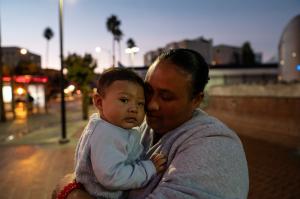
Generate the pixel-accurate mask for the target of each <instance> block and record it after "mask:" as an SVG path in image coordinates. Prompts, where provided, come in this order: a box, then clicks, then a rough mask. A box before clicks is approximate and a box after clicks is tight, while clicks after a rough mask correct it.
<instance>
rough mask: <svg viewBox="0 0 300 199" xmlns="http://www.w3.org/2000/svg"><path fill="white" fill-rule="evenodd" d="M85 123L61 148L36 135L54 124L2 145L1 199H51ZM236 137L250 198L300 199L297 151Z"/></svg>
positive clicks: (75, 126) (77, 126) (68, 169)
mask: <svg viewBox="0 0 300 199" xmlns="http://www.w3.org/2000/svg"><path fill="white" fill-rule="evenodd" d="M84 124H85V122H78V121H74V122H71V123H69V128H68V129H69V130H68V132H69V137H70V142H69V143H68V144H64V145H60V144H58V137H57V135H55V134H54V133H52V134H51V136H46V137H45V136H40V135H41V133H43V134H44V135H45V131H46V132H47V131H49V132H56V133H58V132H59V131H60V130H59V126H52V127H49V128H42V129H39V130H42V131H39V130H37V131H34V132H33V133H31V134H28V135H26V136H25V137H24V138H23V139H21V140H19V141H14V142H12V143H10V144H4V145H3V143H2V145H0V157H1V158H0V177H1V181H0V199H2V198H3V199H4V198H5V199H19V198H22V199H47V198H50V196H51V191H52V189H53V187H54V186H55V184H56V183H57V181H58V180H59V179H60V178H61V177H62V176H63V175H64V174H66V173H69V172H72V170H73V154H74V148H75V145H76V141H77V139H78V136H79V135H80V132H81V131H82V128H83V126H84ZM47 129H48V130H47ZM49 129H50V130H49ZM47 135H48V133H47ZM28 136H29V138H28ZM241 139H242V142H243V144H244V148H245V151H246V156H247V160H248V165H249V172H250V193H249V199H299V198H300V188H299V187H300V156H299V155H296V153H295V152H296V150H295V149H292V148H286V147H283V146H280V145H276V144H272V143H268V142H265V141H260V140H255V139H252V138H249V137H244V136H243V137H241ZM24 144H25V145H24Z"/></svg>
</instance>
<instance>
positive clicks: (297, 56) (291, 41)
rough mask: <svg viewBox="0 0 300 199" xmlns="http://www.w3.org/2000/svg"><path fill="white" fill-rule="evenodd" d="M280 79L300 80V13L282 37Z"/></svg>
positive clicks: (288, 25)
mask: <svg viewBox="0 0 300 199" xmlns="http://www.w3.org/2000/svg"><path fill="white" fill-rule="evenodd" d="M279 80H280V81H284V82H298V81H300V15H297V16H296V17H294V18H293V19H292V20H291V21H290V22H289V23H288V24H287V26H286V27H285V29H284V31H283V33H282V35H281V38H280V42H279Z"/></svg>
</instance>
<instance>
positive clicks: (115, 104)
mask: <svg viewBox="0 0 300 199" xmlns="http://www.w3.org/2000/svg"><path fill="white" fill-rule="evenodd" d="M98 97H99V98H101V99H100V100H95V105H96V107H97V108H98V110H99V113H100V117H101V118H102V119H104V120H106V121H108V122H110V123H112V124H114V125H116V126H119V127H122V128H125V129H130V128H133V127H135V126H139V125H141V123H142V122H143V120H144V117H145V110H144V106H145V97H144V89H143V88H142V87H141V86H140V85H138V84H136V83H133V82H130V81H126V80H117V81H115V82H113V83H112V84H111V85H110V86H109V87H108V88H106V89H105V94H104V96H98Z"/></svg>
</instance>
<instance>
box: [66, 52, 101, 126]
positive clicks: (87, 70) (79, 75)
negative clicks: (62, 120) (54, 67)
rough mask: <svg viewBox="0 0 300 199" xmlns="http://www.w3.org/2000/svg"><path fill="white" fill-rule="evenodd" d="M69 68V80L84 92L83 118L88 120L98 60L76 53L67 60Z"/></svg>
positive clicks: (88, 55)
mask: <svg viewBox="0 0 300 199" xmlns="http://www.w3.org/2000/svg"><path fill="white" fill-rule="evenodd" d="M64 63H65V66H67V69H68V73H67V79H68V80H69V81H71V82H73V83H75V84H76V85H77V87H78V88H79V89H80V90H81V92H82V118H83V119H84V120H87V119H88V106H89V94H90V92H91V86H90V84H91V83H92V82H93V80H94V75H95V73H94V70H95V68H96V67H97V64H96V63H97V62H96V60H94V59H93V57H92V56H91V55H90V54H85V55H84V56H83V57H82V56H80V55H77V54H76V53H74V54H70V55H68V57H67V58H66V59H65V62H64Z"/></svg>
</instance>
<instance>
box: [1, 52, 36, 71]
mask: <svg viewBox="0 0 300 199" xmlns="http://www.w3.org/2000/svg"><path fill="white" fill-rule="evenodd" d="M22 61H24V62H30V63H32V64H34V65H35V66H36V67H38V68H39V69H40V68H41V56H40V55H37V54H34V53H32V52H30V51H28V50H27V49H24V48H19V47H2V64H3V66H7V67H9V68H16V67H17V66H18V64H19V63H20V62H22Z"/></svg>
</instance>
